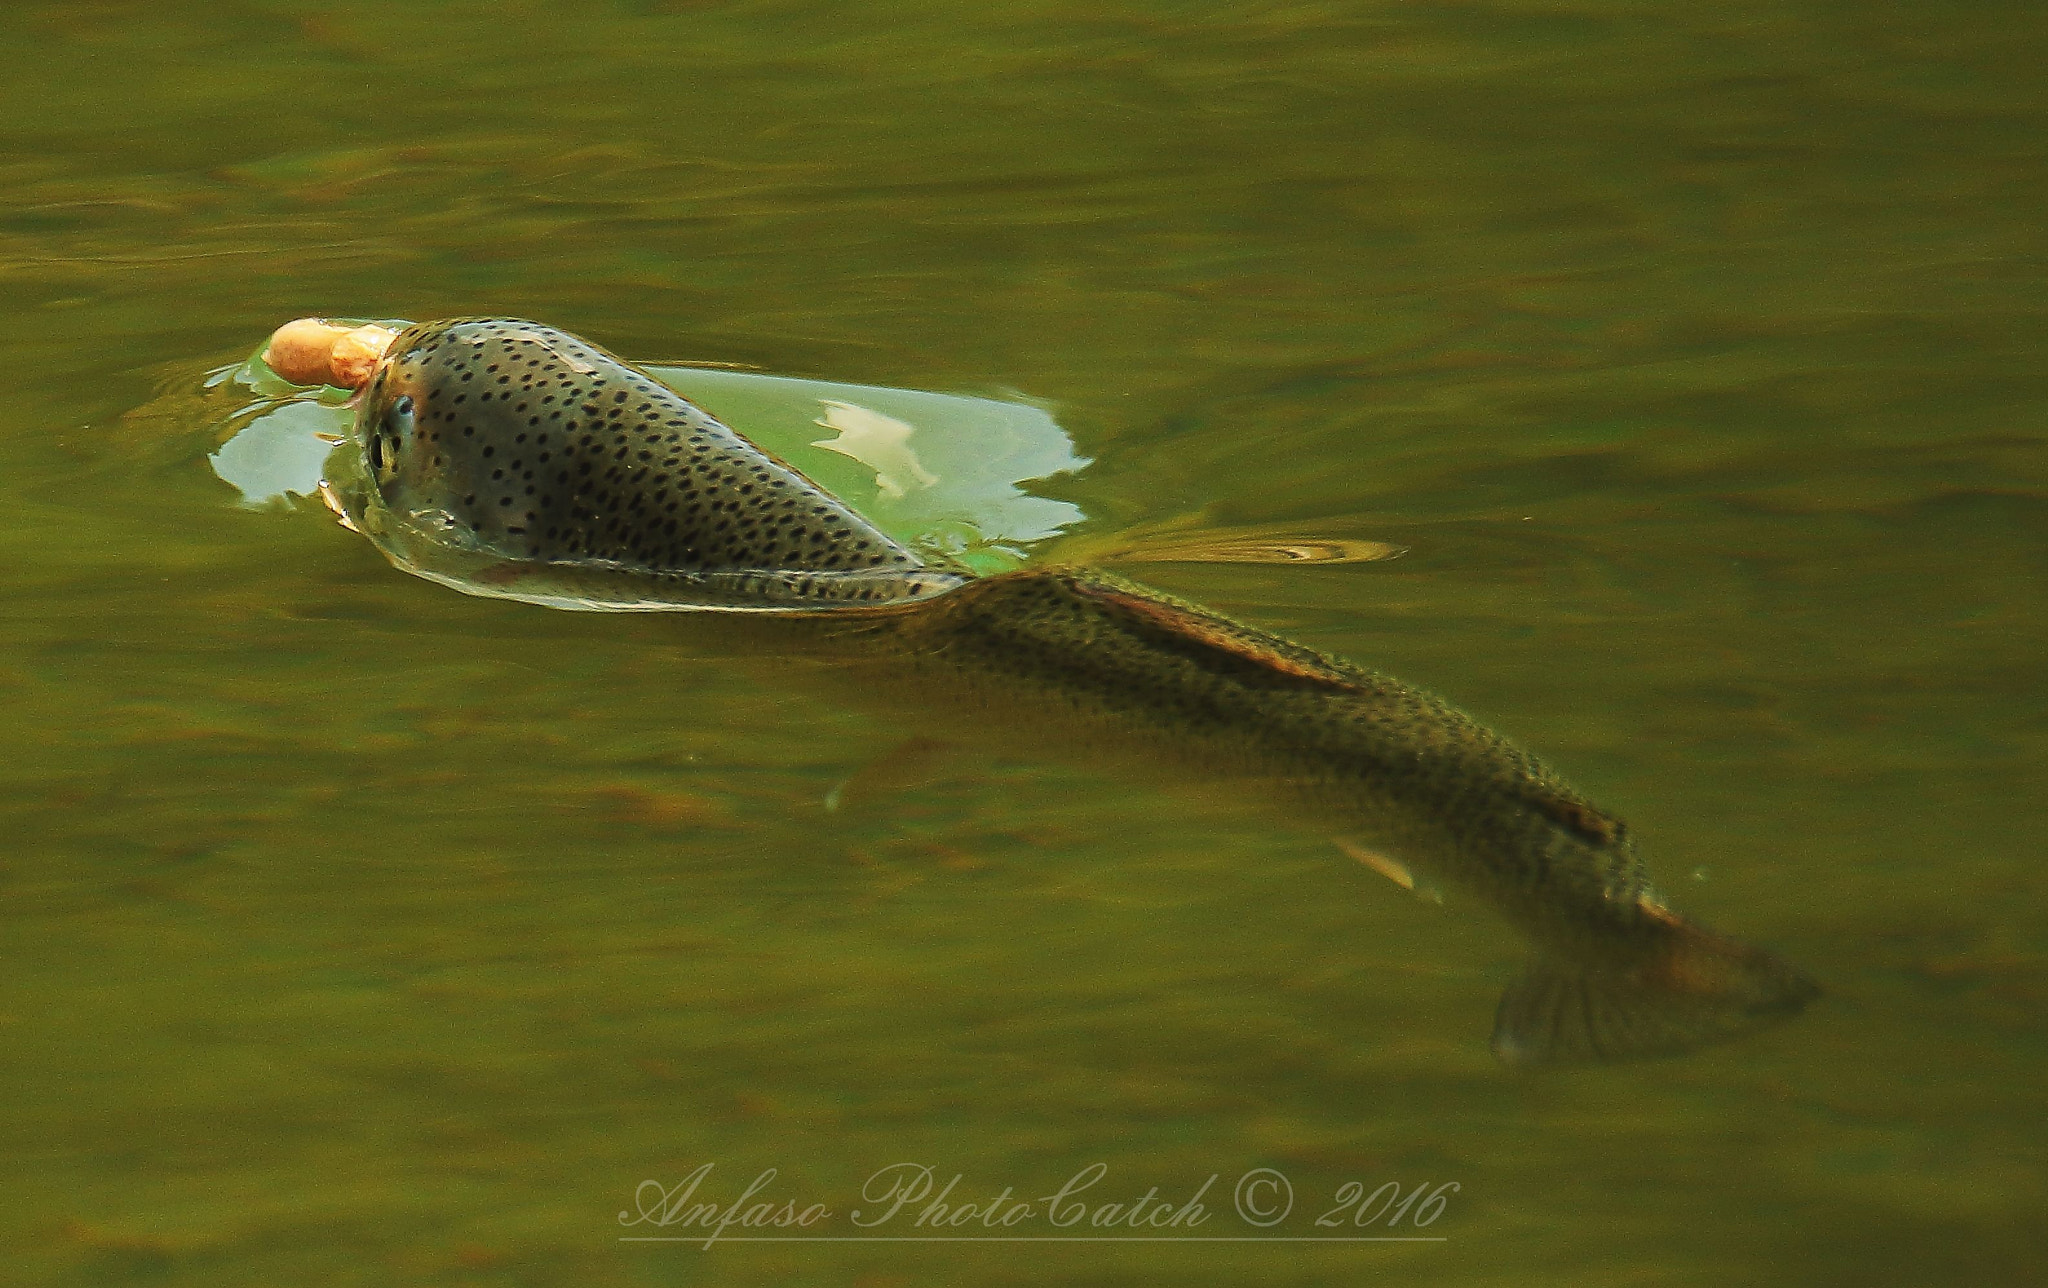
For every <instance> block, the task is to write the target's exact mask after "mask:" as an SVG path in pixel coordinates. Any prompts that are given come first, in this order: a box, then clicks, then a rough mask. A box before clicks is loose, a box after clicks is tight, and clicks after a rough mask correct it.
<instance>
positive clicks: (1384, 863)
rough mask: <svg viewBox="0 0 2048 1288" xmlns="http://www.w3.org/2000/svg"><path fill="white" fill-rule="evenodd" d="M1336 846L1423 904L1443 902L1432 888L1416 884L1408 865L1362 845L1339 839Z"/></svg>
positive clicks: (1441, 896) (1441, 897)
mask: <svg viewBox="0 0 2048 1288" xmlns="http://www.w3.org/2000/svg"><path fill="white" fill-rule="evenodd" d="M1336 846H1337V848H1338V849H1340V850H1342V851H1344V853H1346V854H1348V855H1350V856H1351V857H1352V858H1354V859H1357V860H1358V861H1359V862H1360V863H1363V864H1364V865H1365V866H1367V867H1369V868H1371V869H1372V870H1373V871H1375V872H1377V873H1379V874H1380V875H1381V876H1383V877H1385V878H1386V879H1387V880H1389V881H1391V882H1393V883H1394V884H1395V885H1397V886H1400V887H1401V888H1402V889H1403V890H1406V891H1408V892H1409V893H1410V894H1412V895H1414V896H1415V897H1416V898H1418V899H1420V900H1422V901H1423V902H1424V903H1442V902H1443V901H1444V897H1443V895H1442V893H1440V892H1439V891H1438V890H1437V889H1436V888H1435V887H1434V886H1430V885H1426V884H1421V883H1418V882H1417V881H1416V880H1415V873H1414V872H1412V871H1410V870H1409V867H1408V865H1407V864H1405V863H1402V862H1401V861H1400V860H1398V859H1390V858H1388V857H1387V856H1386V855H1384V854H1380V853H1378V852H1376V851H1373V850H1368V849H1366V848H1365V847H1364V846H1362V845H1355V844H1353V843H1352V842H1350V841H1346V840H1343V839H1341V838H1340V839H1339V840H1338V841H1337V842H1336Z"/></svg>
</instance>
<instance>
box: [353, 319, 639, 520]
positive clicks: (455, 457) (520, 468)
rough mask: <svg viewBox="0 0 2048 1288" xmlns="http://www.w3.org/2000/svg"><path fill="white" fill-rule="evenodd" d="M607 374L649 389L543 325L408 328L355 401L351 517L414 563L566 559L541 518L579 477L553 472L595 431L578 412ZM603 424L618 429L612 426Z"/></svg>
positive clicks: (501, 322) (483, 322) (475, 322)
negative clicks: (441, 553)
mask: <svg viewBox="0 0 2048 1288" xmlns="http://www.w3.org/2000/svg"><path fill="white" fill-rule="evenodd" d="M600 363H602V365H600ZM607 367H609V368H610V369H611V371H612V372H613V373H614V374H615V375H619V376H630V377H631V378H633V379H634V380H636V381H639V382H643V383H644V387H645V389H646V390H648V391H651V390H652V388H653V383H652V381H650V380H647V378H646V377H644V376H640V375H639V373H637V372H634V371H632V370H631V369H630V368H627V367H625V366H624V364H621V363H619V362H618V361H617V360H616V359H612V358H610V356H609V355H606V354H603V353H602V351H600V350H597V349H595V348H594V346H591V345H588V344H586V343H585V342H583V341H581V340H577V339H576V338H574V337H573V336H569V335H566V334H564V333H563V332H560V331H556V330H554V329H553V328H550V327H544V326H541V325H539V324H537V323H532V322H520V321H516V320H512V319H498V318H458V319H454V320H450V321H442V322H430V323H423V324H421V325H418V326H413V327H409V328H407V329H406V330H405V331H403V332H401V333H400V334H399V336H398V338H397V339H395V340H394V341H392V343H391V346H390V348H389V349H387V350H386V352H385V355H384V358H383V360H382V361H381V362H380V363H379V364H378V365H377V368H376V370H375V371H374V372H373V373H372V375H371V377H370V379H369V381H368V382H367V383H366V384H365V385H364V387H363V391H362V393H361V394H360V395H359V396H358V398H357V401H356V418H355V435H354V440H355V445H356V447H357V449H358V451H359V453H360V458H359V459H358V460H357V461H355V462H354V464H355V466H356V469H355V474H356V478H355V480H354V483H355V486H354V487H353V488H352V489H351V491H352V492H353V493H354V494H355V497H354V499H355V500H357V501H358V502H359V504H360V507H361V509H362V512H363V514H362V515H358V514H357V513H355V512H354V511H353V509H352V510H351V511H350V513H349V517H350V518H351V519H352V520H355V521H356V522H357V523H358V525H359V526H364V530H365V531H366V532H370V533H371V535H372V537H373V539H376V538H378V537H384V538H388V539H389V540H391V541H392V542H393V543H395V544H399V545H402V546H404V547H405V548H406V549H407V550H408V551H410V552H412V553H415V554H422V553H426V552H427V551H429V550H431V549H432V548H435V547H440V548H444V549H447V550H451V551H457V552H464V553H476V554H489V555H496V556H499V557H502V558H507V559H543V560H544V559H550V558H554V557H557V556H560V555H562V554H565V553H567V552H568V551H567V543H560V544H559V545H557V544H555V543H550V542H549V540H548V539H547V538H546V537H545V535H544V533H545V529H544V528H540V527H539V526H538V525H537V524H536V523H535V522H534V521H535V520H537V519H539V518H540V516H541V512H542V510H543V509H545V508H547V507H548V506H549V504H550V503H551V502H553V501H555V500H557V499H558V498H557V493H558V492H559V491H560V489H561V488H562V487H563V486H564V485H571V486H573V481H574V479H575V476H573V475H571V476H570V477H569V478H562V477H561V474H562V472H561V471H560V470H559V469H557V470H555V471H552V472H551V471H548V470H547V468H546V467H547V466H549V465H550V464H554V463H556V462H558V461H560V460H562V459H563V456H564V451H563V449H564V448H565V447H567V448H569V450H570V451H572V452H573V450H574V448H573V446H571V443H572V440H573V438H574V436H576V435H577V434H578V433H579V431H581V432H582V433H583V434H585V435H586V436H587V434H588V433H589V430H590V428H592V427H591V426H587V425H586V424H584V422H585V421H588V420H591V419H593V418H592V417H590V416H589V415H588V413H586V412H584V410H583V408H584V406H585V405H586V404H587V403H590V402H591V400H592V399H593V398H594V397H595V396H596V395H598V394H599V393H601V392H608V391H604V390H603V386H604V384H605V383H606V382H605V381H604V379H603V375H604V374H605V368H607ZM614 405H616V404H614ZM598 419H599V423H600V424H603V423H604V422H602V420H601V418H598ZM608 428H609V430H610V432H611V433H614V434H616V433H617V432H619V428H620V427H619V425H618V418H616V417H615V418H613V420H612V421H611V422H609V425H608ZM364 516H367V517H368V519H369V520H370V522H369V523H368V525H364V524H363V517H364ZM560 531H561V525H559V524H558V525H556V534H557V542H559V538H560ZM380 544H381V542H380Z"/></svg>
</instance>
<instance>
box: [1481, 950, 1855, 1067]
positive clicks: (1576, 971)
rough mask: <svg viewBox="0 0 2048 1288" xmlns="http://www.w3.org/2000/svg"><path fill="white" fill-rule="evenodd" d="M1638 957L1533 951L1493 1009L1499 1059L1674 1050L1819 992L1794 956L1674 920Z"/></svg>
mask: <svg viewBox="0 0 2048 1288" xmlns="http://www.w3.org/2000/svg"><path fill="white" fill-rule="evenodd" d="M1670 931H1671V933H1670V935H1669V938H1668V940H1667V942H1666V944H1665V945H1663V946H1662V947H1661V948H1660V949H1659V950H1657V951H1655V952H1653V953H1652V954H1650V955H1649V957H1648V958H1647V959H1646V960H1645V961H1644V962H1643V963H1642V964H1640V965H1637V966H1632V967H1629V968H1625V969H1619V968H1610V969H1590V968H1587V967H1583V966H1578V965H1575V964H1571V963H1566V962H1561V961H1557V960H1552V959H1548V958H1539V959H1538V960H1537V961H1535V962H1533V963H1531V965H1530V966H1529V969H1528V970H1527V971H1526V972H1525V973H1524V974H1523V975H1522V977H1521V978H1520V979H1518V980H1516V981H1515V982H1514V983H1513V984H1510V985H1509V986H1508V991H1507V992H1506V993H1505V994H1503V995H1502V997H1501V999H1500V1010H1499V1011H1498V1012H1497V1013H1496V1015H1495V1017H1494V1025H1493V1053H1494V1055H1496V1056H1498V1057H1499V1058H1500V1060H1501V1061H1502V1062H1503V1063H1505V1064H1512V1065H1536V1064H1572V1063H1586V1062H1591V1061H1606V1060H1639V1059H1645V1058H1648V1057H1652V1056H1666V1055H1678V1054H1680V1053H1682V1052H1686V1051H1691V1050H1693V1049H1695V1048H1697V1047H1703V1046H1708V1045H1711V1044H1712V1043H1715V1042H1722V1041H1726V1040H1727V1039H1729V1038H1733V1037H1737V1036H1739V1035H1741V1034H1743V1033H1748V1032H1751V1031H1753V1030H1756V1029H1760V1028H1763V1027H1765V1026H1767V1025H1770V1024H1774V1023H1776V1022H1778V1021H1779V1020H1784V1019H1789V1018H1790V1017H1792V1016H1794V1015H1797V1014H1798V1013H1799V1012H1800V1011H1802V1010H1804V1009H1805V1008H1806V1004H1807V1003H1808V1002H1811V1001H1812V1000H1813V999H1814V998H1816V997H1818V996H1820V986H1819V985H1818V984H1816V983H1814V981H1813V980H1812V979H1811V978H1810V977H1809V976H1807V975H1806V974H1805V972H1803V971H1801V970H1800V969H1799V968H1798V967H1796V966H1794V965H1792V964H1791V963H1789V962H1787V961H1784V960H1782V959H1781V958H1778V957H1775V956H1773V955H1772V954H1770V953H1767V952H1765V951H1764V950H1763V949H1761V948H1752V947H1751V946H1749V945H1748V944H1744V943H1740V942H1738V941H1736V940H1733V939H1726V938H1723V937H1722V936H1720V935H1716V934H1714V933H1712V932H1711V931H1707V930H1702V929H1700V928H1699V927H1697V926H1694V925H1692V924H1691V923H1690V922H1686V921H1683V920H1680V919H1678V918H1676V917H1672V918H1671V919H1670Z"/></svg>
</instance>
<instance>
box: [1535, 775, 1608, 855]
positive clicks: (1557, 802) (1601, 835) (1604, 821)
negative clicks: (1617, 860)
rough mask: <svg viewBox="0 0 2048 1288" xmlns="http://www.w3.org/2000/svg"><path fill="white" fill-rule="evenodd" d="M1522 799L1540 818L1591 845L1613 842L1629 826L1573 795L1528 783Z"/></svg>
mask: <svg viewBox="0 0 2048 1288" xmlns="http://www.w3.org/2000/svg"><path fill="white" fill-rule="evenodd" d="M1521 796H1522V799H1523V800H1524V801H1527V802H1528V804H1529V806H1530V808H1532V809H1534V810H1535V811H1536V812H1537V813H1539V814H1541V815H1543V817H1545V818H1547V819H1549V820H1550V821H1551V822H1553V823H1555V824H1557V825H1558V826H1559V827H1561V828H1564V829H1565V830H1566V831H1568V832H1572V833H1575V834H1576V835H1578V836H1579V837H1580V838H1581V839H1583V840H1585V841H1588V842H1590V843H1592V844H1594V845H1613V844H1615V843H1616V842H1618V841H1620V840H1621V838H1622V837H1623V836H1625V835H1627V834H1628V827H1627V825H1626V824H1624V823H1623V822H1622V821H1621V820H1620V819H1618V818H1615V817H1614V816H1613V815H1611V814H1603V813H1601V812H1600V811H1599V810H1597V809H1595V808H1593V807H1592V806H1591V805H1588V804H1587V803H1586V802H1584V801H1582V800H1580V799H1578V798H1577V797H1575V796H1567V795H1565V794H1564V793H1562V792H1559V791H1556V790H1553V789H1551V788H1549V787H1546V786H1542V785H1539V784H1535V783H1531V784H1529V785H1528V786H1527V787H1524V788H1523V789H1522V791H1521Z"/></svg>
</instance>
